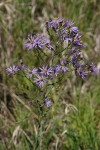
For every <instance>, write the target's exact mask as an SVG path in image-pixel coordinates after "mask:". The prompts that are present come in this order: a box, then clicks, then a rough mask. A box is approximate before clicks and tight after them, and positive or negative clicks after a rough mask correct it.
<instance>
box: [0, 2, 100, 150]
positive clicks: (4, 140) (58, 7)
mask: <svg viewBox="0 0 100 150" xmlns="http://www.w3.org/2000/svg"><path fill="white" fill-rule="evenodd" d="M58 16H61V17H63V18H64V19H65V20H66V19H70V20H74V21H75V24H76V26H78V27H79V29H80V31H81V32H82V34H83V39H84V42H85V43H87V48H86V49H85V52H84V53H85V56H86V57H87V58H88V60H89V61H93V62H94V63H96V64H97V66H98V68H100V1H99V0H46V1H45V0H1V1H0V150H8V149H9V150H33V149H34V150H100V74H99V75H96V76H92V77H89V78H88V79H86V80H85V81H82V80H80V79H79V78H76V77H75V76H74V75H73V76H72V77H71V79H66V84H65V85H64V87H63V91H64V92H65V93H64V92H63V93H62V97H60V96H58V95H56V92H53V97H54V98H55V100H56V99H59V98H62V99H61V100H60V101H61V103H60V104H61V106H59V104H58V103H57V104H55V105H54V106H53V108H52V110H50V111H48V112H47V115H46V116H45V114H44V116H42V117H41V112H40V114H38V113H37V108H34V107H32V106H30V105H29V104H28V103H27V101H29V100H32V99H35V97H36V95H38V93H37V90H36V89H32V88H31V85H30V84H29V83H28V82H27V81H26V80H24V79H21V78H20V77H16V76H13V77H11V78H10V77H8V76H7V75H6V72H5V69H6V67H8V66H10V65H12V64H13V63H16V62H17V61H18V60H19V59H20V58H23V60H24V61H25V62H26V63H28V64H30V66H33V65H35V64H37V63H38V60H37V59H36V58H35V56H34V54H32V52H30V53H26V50H25V49H24V48H23V40H24V38H25V36H26V35H27V34H28V33H34V32H44V33H45V32H46V31H45V27H44V26H45V24H44V22H45V21H48V20H50V19H51V18H53V17H58ZM68 111H69V113H68Z"/></svg>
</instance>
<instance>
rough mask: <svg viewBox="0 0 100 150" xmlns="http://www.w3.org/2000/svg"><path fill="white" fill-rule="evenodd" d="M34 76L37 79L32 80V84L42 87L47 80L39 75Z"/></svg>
mask: <svg viewBox="0 0 100 150" xmlns="http://www.w3.org/2000/svg"><path fill="white" fill-rule="evenodd" d="M36 76H37V78H34V83H36V84H37V85H38V86H39V87H43V86H44V84H45V82H47V78H46V77H44V76H39V75H36Z"/></svg>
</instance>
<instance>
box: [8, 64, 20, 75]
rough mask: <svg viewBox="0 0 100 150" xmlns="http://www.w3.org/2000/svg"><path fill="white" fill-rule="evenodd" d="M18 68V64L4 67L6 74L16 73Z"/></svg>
mask: <svg viewBox="0 0 100 150" xmlns="http://www.w3.org/2000/svg"><path fill="white" fill-rule="evenodd" d="M19 70H20V69H19V66H18V65H13V66H12V67H8V68H7V69H6V71H7V73H8V75H11V74H15V73H17V72H18V71H19Z"/></svg>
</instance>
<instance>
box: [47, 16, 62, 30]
mask: <svg viewBox="0 0 100 150" xmlns="http://www.w3.org/2000/svg"><path fill="white" fill-rule="evenodd" d="M62 22H63V19H62V18H57V19H54V20H52V21H50V22H47V28H52V29H54V30H55V29H57V28H58V27H59V26H60V24H61V23H62ZM55 31H56V30H55Z"/></svg>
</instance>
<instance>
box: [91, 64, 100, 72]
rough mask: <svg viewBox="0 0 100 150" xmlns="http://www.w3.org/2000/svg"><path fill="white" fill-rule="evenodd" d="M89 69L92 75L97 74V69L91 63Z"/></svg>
mask: <svg viewBox="0 0 100 150" xmlns="http://www.w3.org/2000/svg"><path fill="white" fill-rule="evenodd" d="M89 69H90V71H91V72H92V73H97V71H98V70H97V68H96V66H95V65H94V64H93V63H92V64H91V65H89Z"/></svg>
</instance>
